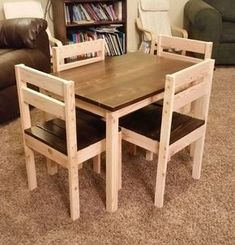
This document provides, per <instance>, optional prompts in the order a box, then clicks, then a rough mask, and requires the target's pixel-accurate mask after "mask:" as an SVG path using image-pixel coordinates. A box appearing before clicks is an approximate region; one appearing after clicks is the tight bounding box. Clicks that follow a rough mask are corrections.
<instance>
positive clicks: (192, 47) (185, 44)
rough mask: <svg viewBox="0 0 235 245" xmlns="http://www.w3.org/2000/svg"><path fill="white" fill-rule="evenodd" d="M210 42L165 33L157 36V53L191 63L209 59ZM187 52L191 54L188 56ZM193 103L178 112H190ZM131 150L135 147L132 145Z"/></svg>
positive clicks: (148, 154) (150, 153)
mask: <svg viewBox="0 0 235 245" xmlns="http://www.w3.org/2000/svg"><path fill="white" fill-rule="evenodd" d="M212 46H213V43H212V42H204V41H198V40H192V39H185V38H179V37H169V36H166V35H159V36H158V46H157V55H158V56H161V57H165V58H172V59H177V60H184V61H189V62H192V63H198V62H201V61H202V60H205V59H210V58H211V54H212ZM175 50H181V51H183V52H179V53H177V52H175ZM189 54H190V55H191V56H189ZM193 55H197V56H198V55H199V56H200V58H196V57H194V56H193ZM193 107H194V104H193V103H192V104H188V105H187V106H186V107H184V108H181V109H180V110H181V111H180V112H183V113H190V112H191V111H192V110H193ZM133 151H134V152H135V151H136V149H135V147H134V149H133ZM146 160H148V161H151V160H153V153H152V152H149V151H147V152H146Z"/></svg>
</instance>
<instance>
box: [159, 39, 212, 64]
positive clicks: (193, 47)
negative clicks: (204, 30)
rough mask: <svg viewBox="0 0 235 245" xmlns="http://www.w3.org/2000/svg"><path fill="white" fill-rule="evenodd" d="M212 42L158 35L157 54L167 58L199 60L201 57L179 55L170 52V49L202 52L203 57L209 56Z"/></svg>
mask: <svg viewBox="0 0 235 245" xmlns="http://www.w3.org/2000/svg"><path fill="white" fill-rule="evenodd" d="M212 46H213V43H212V42H205V41H199V40H193V39H186V38H180V37H170V36H166V35H159V36H158V46H157V55H159V56H162V57H168V58H176V59H181V58H182V59H185V60H187V59H188V60H191V61H192V62H194V61H195V62H200V60H201V59H197V58H192V57H188V56H186V55H185V54H186V53H183V55H179V54H176V53H172V51H171V50H183V51H189V52H193V53H198V54H203V55H204V59H208V58H211V53H212Z"/></svg>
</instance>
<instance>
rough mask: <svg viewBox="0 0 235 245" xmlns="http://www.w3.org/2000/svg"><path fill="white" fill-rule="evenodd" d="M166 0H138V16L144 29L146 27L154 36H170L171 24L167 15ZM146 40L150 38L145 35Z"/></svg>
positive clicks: (167, 2) (167, 3) (167, 4)
mask: <svg viewBox="0 0 235 245" xmlns="http://www.w3.org/2000/svg"><path fill="white" fill-rule="evenodd" d="M168 11H169V1H168V0H139V2H138V12H139V18H140V21H141V24H142V27H143V28H144V29H148V30H149V31H151V32H153V33H154V34H155V35H156V36H157V35H159V34H164V35H168V36H171V25H170V20H169V16H168ZM146 37H147V39H148V40H150V38H149V37H148V36H146Z"/></svg>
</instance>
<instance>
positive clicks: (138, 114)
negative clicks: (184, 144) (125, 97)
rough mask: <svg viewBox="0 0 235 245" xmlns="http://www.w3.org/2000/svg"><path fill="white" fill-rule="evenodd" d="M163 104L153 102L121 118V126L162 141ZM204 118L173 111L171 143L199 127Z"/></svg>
mask: <svg viewBox="0 0 235 245" xmlns="http://www.w3.org/2000/svg"><path fill="white" fill-rule="evenodd" d="M161 120H162V106H160V105H157V104H153V105H149V106H147V107H144V108H142V109H140V110H138V111H135V112H133V113H131V114H128V115H127V116H124V117H123V118H121V119H120V126H121V127H124V128H126V129H129V130H131V131H134V132H136V133H138V134H141V135H143V136H146V137H148V138H151V139H153V140H156V141H160V132H161ZM204 123H205V121H204V120H199V119H196V118H192V117H190V116H187V115H184V114H180V113H177V112H174V113H173V120H172V126H171V138H170V144H173V143H174V142H176V141H177V140H179V139H180V138H182V137H184V136H185V135H187V134H189V133H190V132H192V131H194V130H195V129H197V128H199V127H200V126H202V125H203V124H204Z"/></svg>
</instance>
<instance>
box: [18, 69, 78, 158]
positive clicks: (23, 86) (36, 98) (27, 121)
mask: <svg viewBox="0 0 235 245" xmlns="http://www.w3.org/2000/svg"><path fill="white" fill-rule="evenodd" d="M15 73H16V81H17V91H18V98H19V106H20V114H21V122H22V128H23V130H25V129H28V128H30V127H31V118H30V109H29V105H32V106H34V107H36V108H38V109H40V110H41V111H43V112H46V113H49V114H52V115H54V116H56V117H58V118H61V119H63V120H64V121H65V125H66V140H67V153H68V156H69V155H71V154H74V153H75V151H76V150H77V139H76V135H77V134H76V115H75V95H74V82H73V81H67V80H63V79H60V78H58V77H55V76H52V75H49V74H46V73H44V72H41V71H38V70H35V69H33V68H30V67H27V66H25V65H22V64H20V65H16V66H15ZM28 85H34V86H36V87H38V88H39V89H40V90H45V91H48V92H50V93H53V94H55V95H58V96H59V97H60V98H62V100H57V99H55V98H52V97H50V96H48V95H46V94H43V93H41V92H38V91H36V90H33V89H31V88H30V87H28Z"/></svg>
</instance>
